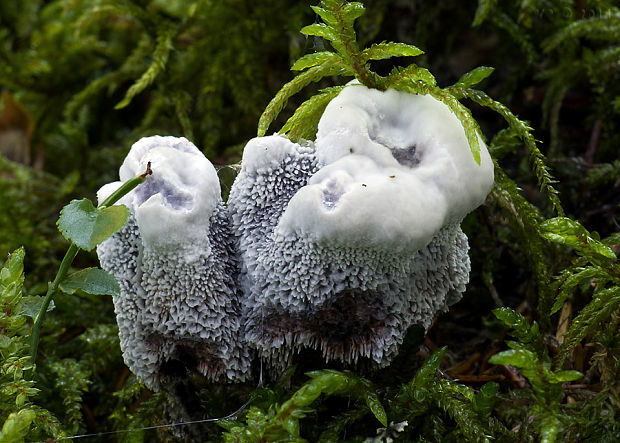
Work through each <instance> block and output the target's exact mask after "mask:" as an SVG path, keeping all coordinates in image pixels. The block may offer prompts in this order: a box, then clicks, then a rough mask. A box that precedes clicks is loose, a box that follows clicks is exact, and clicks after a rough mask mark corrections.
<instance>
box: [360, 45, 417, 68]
mask: <svg viewBox="0 0 620 443" xmlns="http://www.w3.org/2000/svg"><path fill="white" fill-rule="evenodd" d="M420 54H424V51H422V50H421V49H420V48H416V47H415V46H413V45H407V44H405V43H393V42H382V43H375V44H374V45H372V46H371V47H370V48H366V49H364V50H363V51H362V53H361V57H360V58H361V60H362V62H364V63H365V62H367V61H368V60H384V59H388V58H391V57H415V56H418V55H420Z"/></svg>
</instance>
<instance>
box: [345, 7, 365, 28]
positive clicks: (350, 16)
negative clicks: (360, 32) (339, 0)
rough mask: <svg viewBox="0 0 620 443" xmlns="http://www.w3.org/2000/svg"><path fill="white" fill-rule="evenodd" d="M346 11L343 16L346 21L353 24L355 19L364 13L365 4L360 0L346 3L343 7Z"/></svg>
mask: <svg viewBox="0 0 620 443" xmlns="http://www.w3.org/2000/svg"><path fill="white" fill-rule="evenodd" d="M342 10H343V11H344V14H343V18H344V20H345V23H346V24H347V25H349V26H353V22H354V21H355V19H357V18H359V17H361V16H362V15H363V14H364V11H365V8H364V4H363V3H360V2H350V3H345V4H344V7H343V8H342Z"/></svg>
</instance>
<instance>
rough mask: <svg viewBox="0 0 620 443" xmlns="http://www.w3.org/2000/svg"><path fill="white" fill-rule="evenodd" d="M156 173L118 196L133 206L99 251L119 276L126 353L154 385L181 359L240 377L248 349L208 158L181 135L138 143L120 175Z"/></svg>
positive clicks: (218, 374) (213, 374)
mask: <svg viewBox="0 0 620 443" xmlns="http://www.w3.org/2000/svg"><path fill="white" fill-rule="evenodd" d="M147 162H151V165H152V169H153V174H152V176H150V177H149V179H148V180H147V181H146V182H145V183H144V184H143V185H141V186H139V187H138V188H136V189H135V190H134V191H132V192H131V193H129V194H127V195H126V196H125V197H124V198H123V199H122V200H121V203H123V204H125V205H127V206H128V207H129V209H130V211H131V217H130V221H129V223H128V224H127V226H126V227H125V228H123V230H121V231H120V232H119V233H117V234H115V235H114V236H112V237H111V238H110V239H108V240H106V241H105V242H104V243H102V244H101V245H100V246H99V248H98V249H97V252H98V254H99V258H100V260H101V265H102V267H103V268H104V269H106V270H107V271H109V272H111V273H112V274H113V275H114V276H115V277H116V278H117V279H118V280H119V283H120V286H121V295H120V297H115V299H114V305H115V311H116V315H117V321H118V324H119V335H120V338H121V348H122V351H123V357H124V359H125V362H126V363H127V365H128V366H129V368H130V369H131V370H132V371H133V372H134V373H135V374H136V375H137V376H138V378H140V379H141V380H142V381H143V382H144V383H145V384H146V385H147V386H149V387H151V388H153V389H156V388H157V387H158V386H159V384H160V383H161V381H162V380H163V379H164V378H165V377H166V376H167V375H168V373H171V372H174V371H176V369H175V368H176V366H177V363H175V362H177V361H181V363H182V364H183V365H185V366H193V365H195V366H196V368H197V369H198V370H199V371H200V372H201V373H202V374H204V375H205V376H207V377H208V378H209V379H211V380H224V379H225V378H230V379H243V378H244V377H245V376H246V374H247V370H248V368H249V355H248V351H247V349H245V347H244V346H243V344H242V342H241V340H240V337H239V330H240V319H239V302H238V293H237V290H238V289H237V283H236V276H237V274H238V272H237V267H238V264H237V259H236V254H235V251H234V244H233V239H232V236H231V235H230V227H229V221H228V214H227V210H226V208H225V206H224V204H223V202H222V200H221V197H220V185H219V180H218V177H217V173H216V171H215V169H214V168H213V165H211V163H210V162H209V161H208V160H207V159H206V158H205V157H204V156H203V155H202V153H201V152H200V151H199V150H198V149H197V148H196V147H195V146H194V145H193V144H192V143H190V142H189V141H187V140H186V139H184V138H175V137H159V136H154V137H148V138H143V139H141V140H140V141H138V142H137V143H135V144H134V145H133V146H132V148H131V150H130V152H129V154H128V155H127V158H126V159H125V161H124V162H123V165H122V166H121V168H120V171H119V175H120V179H121V181H120V182H116V183H111V184H108V185H106V186H104V187H103V188H102V189H101V190H100V192H99V193H98V199H99V200H100V201H101V200H103V199H105V197H107V195H109V194H110V193H111V192H112V191H113V190H114V189H115V188H116V187H118V186H120V184H121V183H122V182H124V181H126V180H128V179H130V178H132V177H134V176H135V175H137V174H139V173H140V171H142V170H144V168H145V166H146V164H147Z"/></svg>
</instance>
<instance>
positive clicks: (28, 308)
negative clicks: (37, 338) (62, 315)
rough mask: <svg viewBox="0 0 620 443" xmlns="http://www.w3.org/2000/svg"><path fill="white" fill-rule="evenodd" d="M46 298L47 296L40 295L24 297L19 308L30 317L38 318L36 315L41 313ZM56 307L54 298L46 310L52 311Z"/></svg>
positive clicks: (21, 312)
mask: <svg viewBox="0 0 620 443" xmlns="http://www.w3.org/2000/svg"><path fill="white" fill-rule="evenodd" d="M44 300H45V297H41V296H39V295H29V296H26V297H22V299H21V301H20V303H19V308H18V309H19V312H20V314H22V315H25V316H27V317H30V318H36V316H37V315H38V314H39V311H41V305H42V304H43V301H44ZM55 307H56V306H55V305H54V300H52V301H51V302H50V304H49V306H48V307H47V310H46V312H50V311H52V310H53V309H54V308H55Z"/></svg>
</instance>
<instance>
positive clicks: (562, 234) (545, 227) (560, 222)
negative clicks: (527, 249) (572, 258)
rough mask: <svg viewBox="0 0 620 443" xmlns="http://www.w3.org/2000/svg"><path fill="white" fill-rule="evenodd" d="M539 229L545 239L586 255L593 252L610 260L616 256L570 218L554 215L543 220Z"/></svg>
mask: <svg viewBox="0 0 620 443" xmlns="http://www.w3.org/2000/svg"><path fill="white" fill-rule="evenodd" d="M541 230H542V232H541V235H542V236H543V237H544V238H546V239H547V240H550V241H552V242H555V243H560V244H563V245H566V246H570V247H572V248H574V249H575V250H576V251H578V252H580V253H581V254H582V255H585V256H586V257H588V256H590V255H591V253H595V254H598V255H602V256H603V257H606V258H610V259H612V260H613V259H615V258H616V254H614V251H612V250H611V248H609V247H608V246H605V245H604V244H603V243H601V242H600V241H599V240H596V239H594V238H593V237H592V236H591V235H590V233H589V232H588V231H587V229H586V228H584V227H583V226H582V225H581V224H580V223H579V222H577V221H575V220H572V219H570V218H567V217H556V218H552V219H549V220H545V221H544V222H543V224H542V225H541Z"/></svg>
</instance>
